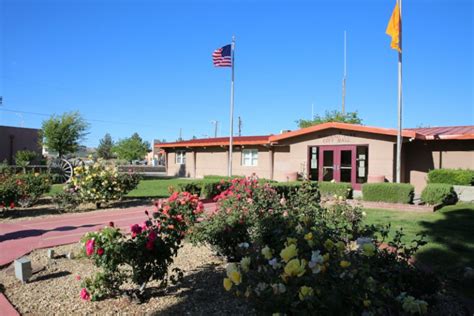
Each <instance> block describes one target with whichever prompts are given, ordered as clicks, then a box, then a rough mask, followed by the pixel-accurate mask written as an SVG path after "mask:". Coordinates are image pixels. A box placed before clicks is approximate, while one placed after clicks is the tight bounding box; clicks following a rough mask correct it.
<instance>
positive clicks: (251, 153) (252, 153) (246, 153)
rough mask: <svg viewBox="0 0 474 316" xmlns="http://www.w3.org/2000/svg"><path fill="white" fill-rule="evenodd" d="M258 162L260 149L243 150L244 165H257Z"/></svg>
mask: <svg viewBox="0 0 474 316" xmlns="http://www.w3.org/2000/svg"><path fill="white" fill-rule="evenodd" d="M257 164H258V149H243V150H242V166H248V167H255V166H257Z"/></svg>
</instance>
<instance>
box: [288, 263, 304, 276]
mask: <svg viewBox="0 0 474 316" xmlns="http://www.w3.org/2000/svg"><path fill="white" fill-rule="evenodd" d="M305 266H306V262H305V261H304V260H299V259H293V260H290V262H288V263H287V264H286V266H285V269H284V271H285V275H287V276H298V277H300V276H302V275H303V274H304V273H305Z"/></svg>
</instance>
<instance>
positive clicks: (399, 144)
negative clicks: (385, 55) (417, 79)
mask: <svg viewBox="0 0 474 316" xmlns="http://www.w3.org/2000/svg"><path fill="white" fill-rule="evenodd" d="M397 1H398V7H399V10H400V33H399V47H400V50H399V51H398V130H397V175H396V177H397V178H396V180H397V183H400V181H401V174H402V169H401V160H402V109H403V99H402V37H403V36H402V33H403V23H402V0H397Z"/></svg>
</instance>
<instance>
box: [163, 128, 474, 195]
mask: <svg viewBox="0 0 474 316" xmlns="http://www.w3.org/2000/svg"><path fill="white" fill-rule="evenodd" d="M402 136H403V145H402V161H401V163H402V165H401V168H402V170H401V171H402V172H401V173H402V174H401V178H402V181H403V182H407V183H411V184H413V185H414V186H415V189H416V190H417V192H419V191H420V190H422V189H423V187H424V186H425V184H426V174H427V173H428V171H429V170H432V169H439V168H469V169H474V126H448V127H432V128H407V129H404V130H403V133H402ZM396 141H397V131H396V130H395V129H390V128H382V127H370V126H363V125H356V124H346V123H324V124H319V125H315V126H311V127H307V128H302V129H299V130H295V131H283V132H282V133H281V134H278V135H269V136H242V137H234V148H233V155H232V157H233V164H232V174H233V175H246V176H248V175H251V174H253V173H256V174H257V175H258V176H259V177H262V178H267V179H274V180H278V181H286V180H293V179H295V178H296V175H297V174H298V175H299V176H304V177H307V178H309V179H311V180H319V181H336V182H348V183H351V184H352V187H353V188H354V189H360V187H361V185H362V184H363V183H366V182H379V181H388V182H393V181H394V179H395V178H396V176H395V174H396V171H395V170H396V168H395V165H396ZM154 146H155V148H156V149H163V150H164V151H165V152H166V155H165V157H166V169H167V173H168V175H170V176H185V177H194V178H202V177H203V176H205V175H222V176H225V175H227V168H228V155H229V138H228V137H219V138H205V139H193V140H188V141H181V142H173V143H161V144H160V143H155V145H154Z"/></svg>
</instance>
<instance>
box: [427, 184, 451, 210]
mask: <svg viewBox="0 0 474 316" xmlns="http://www.w3.org/2000/svg"><path fill="white" fill-rule="evenodd" d="M421 200H422V201H423V202H425V203H427V204H430V205H436V204H445V205H447V204H455V203H456V202H457V195H456V192H455V191H454V188H453V186H452V185H450V184H444V183H428V184H427V185H426V187H425V188H424V189H423V192H421Z"/></svg>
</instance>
